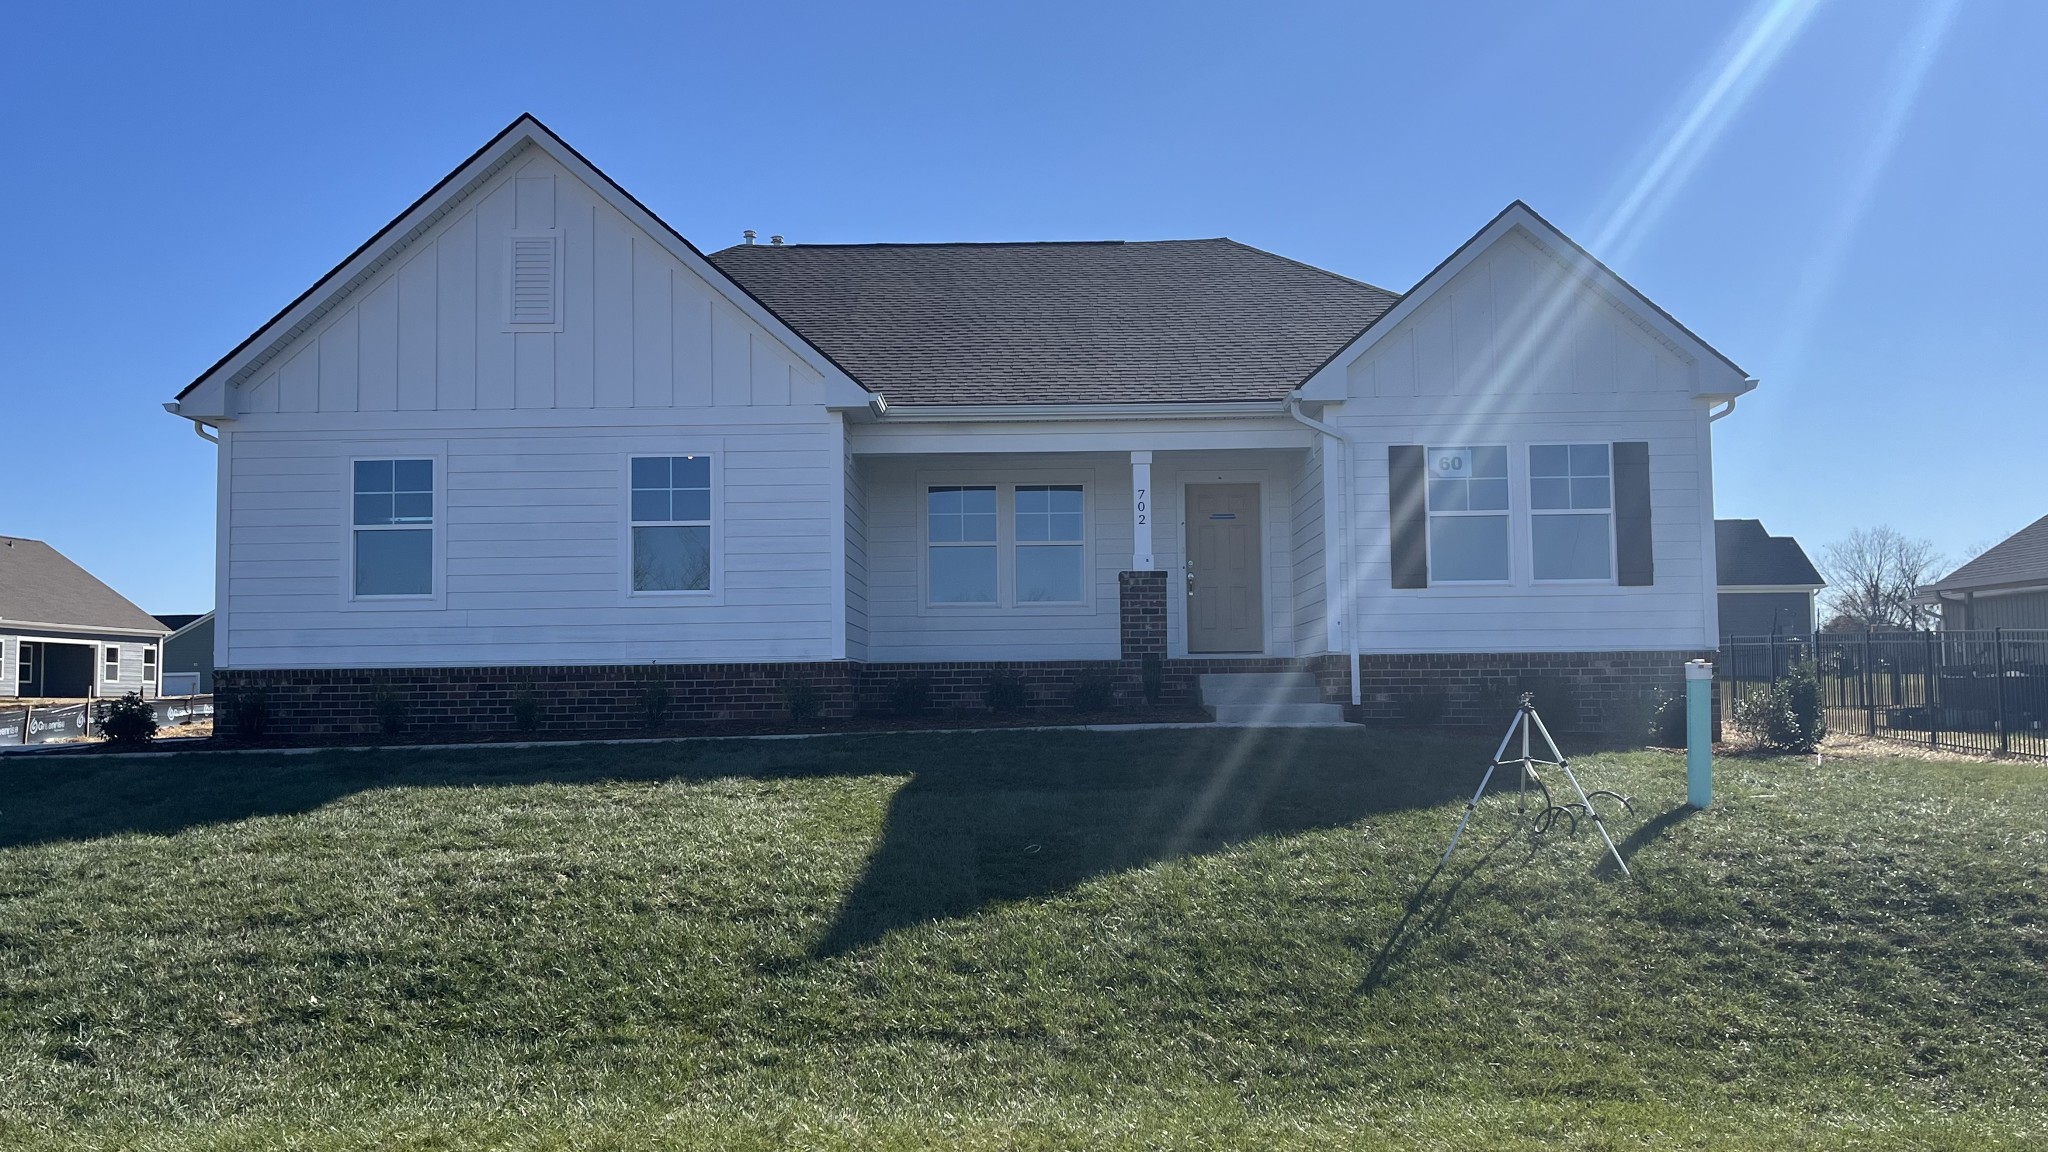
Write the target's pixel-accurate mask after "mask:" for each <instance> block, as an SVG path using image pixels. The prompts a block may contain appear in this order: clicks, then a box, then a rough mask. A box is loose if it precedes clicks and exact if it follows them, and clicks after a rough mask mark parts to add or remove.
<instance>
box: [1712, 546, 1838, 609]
mask: <svg viewBox="0 0 2048 1152" xmlns="http://www.w3.org/2000/svg"><path fill="white" fill-rule="evenodd" d="M1714 557H1715V567H1716V571H1718V572H1719V574H1720V584H1721V597H1720V599H1721V635H1723V636H1806V635H1810V634H1812V632H1813V621H1814V598H1815V597H1817V596H1818V595H1819V594H1820V590H1821V589H1822V588H1825V587H1827V583H1828V582H1827V581H1825V580H1823V579H1821V576H1820V572H1819V571H1818V570H1817V569H1815V568H1814V566H1813V561H1811V560H1809V559H1807V558H1806V550H1805V549H1803V548H1801V547H1800V546H1799V541H1797V540H1795V539H1793V538H1792V537H1790V536H1773V535H1771V534H1770V533H1769V532H1766V531H1764V525H1763V521H1761V520H1716V521H1714Z"/></svg>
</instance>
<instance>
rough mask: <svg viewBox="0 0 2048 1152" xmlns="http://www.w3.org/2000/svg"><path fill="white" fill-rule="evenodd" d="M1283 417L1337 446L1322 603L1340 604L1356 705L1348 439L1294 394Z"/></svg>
mask: <svg viewBox="0 0 2048 1152" xmlns="http://www.w3.org/2000/svg"><path fill="white" fill-rule="evenodd" d="M1287 414H1288V415H1289V416H1292V417H1294V419H1295V420H1297V421H1299V422H1300V423H1302V424H1305V425H1307V426H1308V427H1310V428H1313V429H1315V430H1316V431H1317V432H1320V433H1322V434H1323V435H1324V436H1326V437H1328V438H1329V439H1330V440H1331V441H1333V442H1334V443H1335V444H1336V445H1337V457H1338V471H1339V472H1340V473H1341V474H1342V475H1343V477H1344V509H1343V515H1342V516H1340V517H1338V519H1337V584H1338V587H1337V588H1335V589H1333V590H1331V592H1330V593H1329V594H1327V595H1326V598H1325V602H1326V603H1327V602H1329V601H1330V600H1336V601H1337V602H1338V603H1339V604H1340V605H1341V612H1342V615H1341V616H1340V617H1339V619H1338V622H1339V624H1340V625H1341V626H1342V627H1343V629H1344V642H1345V644H1346V645H1347V646H1348V647H1349V648H1350V649H1351V702H1352V703H1353V704H1360V703H1363V702H1364V701H1363V699H1362V698H1361V697H1360V695H1359V689H1358V629H1357V627H1356V626H1355V625H1354V624H1353V622H1352V619H1351V615H1352V611H1353V610H1354V609H1355V608H1356V607H1357V605H1355V604H1353V603H1352V601H1353V599H1354V596H1353V590H1352V587H1351V575H1350V564H1351V559H1352V557H1351V497H1352V491H1351V490H1352V488H1353V487H1354V485H1355V484H1356V483H1357V478H1356V477H1354V476H1353V475H1352V474H1351V448H1352V444H1351V437H1349V436H1346V435H1345V434H1344V433H1343V432H1340V431H1338V430H1337V428H1336V427H1335V426H1333V425H1330V424H1325V423H1323V422H1322V421H1321V420H1317V419H1315V418H1314V417H1312V416H1310V415H1309V414H1308V413H1306V412H1304V411H1302V410H1301V397H1300V396H1298V395H1297V396H1289V397H1288V398H1287ZM1329 498H1330V494H1329V493H1328V492H1325V493H1323V499H1325V500H1328V499H1329Z"/></svg>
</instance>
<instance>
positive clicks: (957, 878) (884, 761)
mask: <svg viewBox="0 0 2048 1152" xmlns="http://www.w3.org/2000/svg"><path fill="white" fill-rule="evenodd" d="M1483 755H1484V752H1483V751H1476V752H1475V750H1474V746H1472V745H1470V743H1469V742H1468V741H1466V740H1462V739H1458V738H1440V737H1430V736H1422V735H1413V736H1411V735H1402V734H1388V733H1371V732H1365V731H1362V730H1356V729H1350V730H1346V729H1263V730H1247V729H1193V730H1184V731H1155V732H1143V733H1083V732H1071V733H1069V732H1057V733H1046V732H1040V733H1015V734H1011V733H986V734H947V733H916V734H899V735H891V736H883V737H845V738H830V739H822V740H808V741H789V742H752V741H746V742H732V743H715V744H664V745H632V746H575V747H565V748H539V749H507V750H502V751H500V750H482V751H464V752H434V751H426V750H418V751H406V750H394V751H383V752H341V753H325V754H319V755H305V756H264V755H251V756H207V755H204V754H198V755H194V756H191V757H178V758H166V759H151V760H95V761H90V762H72V763H65V762H64V760H63V759H62V758H60V757H52V758H48V759H34V760H31V759H28V758H23V759H22V760H18V761H9V762H6V763H0V848H5V847H10V846H17V845H28V844H38V843H49V842H56V841H69V840H85V839H93V838H97V837H102V836H111V835H118V834H124V833H141V834H159V835H169V834H175V833H177V832H180V831H182V830H185V829H190V828H198V827H205V826H209V825H217V824H223V823H229V822H233V821H239V820H246V819H252V818H258V817H267V816H286V815H293V814H298V813H304V812H310V811H312V810H314V809H316V808H319V807H321V806H322V805H325V804H328V803H331V802H334V801H336V800H340V799H342V798H345V797H347V796H350V795H354V794H357V793H362V792H368V791H372V790H376V789H388V788H401V787H403V788H430V787H454V788H476V787H514V786H523V785H535V784H569V785H574V784H591V783H598V782H610V781H628V782H630V781H649V782H658V781H675V780H708V779H715V778H721V777H744V778H755V779H768V778H804V777H854V776H870V775H887V776H891V777H908V780H907V782H905V783H904V784H903V785H902V786H901V787H900V788H898V789H896V790H895V792H894V793H893V798H892V800H891V801H890V806H889V811H888V813H887V817H886V822H885V825H884V828H883V831H882V833H881V835H880V837H879V838H878V839H877V841H876V843H875V844H874V846H873V849H872V851H871V852H870V854H869V857H868V860H867V864H866V867H865V869H864V871H863V873H862V875H861V876H860V877H859V879H858V880H857V881H855V882H854V884H853V885H852V886H851V887H850V888H849V890H848V892H847V894H846V896H845V898H844V900H843V901H842V903H841V906H840V908H839V911H838V914H837V916H836V917H835V919H834V921H833V923H832V925H831V927H830V928H829V929H828V930H827V931H826V932H825V934H824V935H823V936H822V937H821V939H820V940H819V942H818V944H817V945H816V948H815V949H814V954H815V955H817V956H820V957H823V956H831V955H837V954H841V953H844V952H847V951H849V950H853V949H857V948H860V947H863V946H865V945H867V944H869V943H872V942H874V941H876V940H878V939H880V938H881V937H882V936H884V935H886V934H887V933H889V932H891V931H894V930H896V929H898V928H902V927H906V926H910V925H914V924H919V923H924V922H928V921H934V920H941V919H947V918H950V917H955V916H961V915H965V914H968V913H971V912H973V911H975V910H976V909H979V908H981V907H984V906H986V905H988V904H991V903H997V902H1002V901H1009V900H1023V899H1029V898H1032V897H1038V896H1044V895H1048V894H1052V893H1056V892H1060V891H1064V890H1067V889H1070V888H1072V887H1073V886H1074V885H1076V884H1078V883H1080V882H1082V881H1084V880H1086V879H1088V878H1089V877H1092V876H1097V875H1101V874H1105V873H1110V872H1116V871H1121V870H1124V869H1129V868H1134V867H1141V866H1144V865H1147V864H1151V863H1154V862H1157V861H1163V860H1169V859H1174V858H1177V857H1181V856H1188V855H1195V854H1200V853H1206V852H1213V851H1216V850H1218V849H1222V848H1226V847H1229V846H1231V845H1234V844H1239V843H1243V842H1245V841H1247V840H1251V839H1254V838H1257V837H1261V836H1268V835H1287V834H1291V833H1296V832H1302V831H1307V830H1311V829H1318V828H1336V827H1343V826H1346V825H1349V824H1352V823H1355V822H1357V821H1359V820H1361V819H1363V818H1365V817H1368V816H1370V815H1372V814H1374V813H1381V812H1391V811H1396V810H1401V809H1407V808H1416V807H1423V806H1433V805H1436V804H1441V803H1444V802H1446V801H1448V800H1451V799H1454V798H1457V797H1459V796H1462V795H1463V794H1464V792H1465V791H1466V790H1467V789H1469V788H1470V787H1471V785H1472V773H1473V767H1474V764H1475V761H1476V758H1477V757H1480V756H1483Z"/></svg>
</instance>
